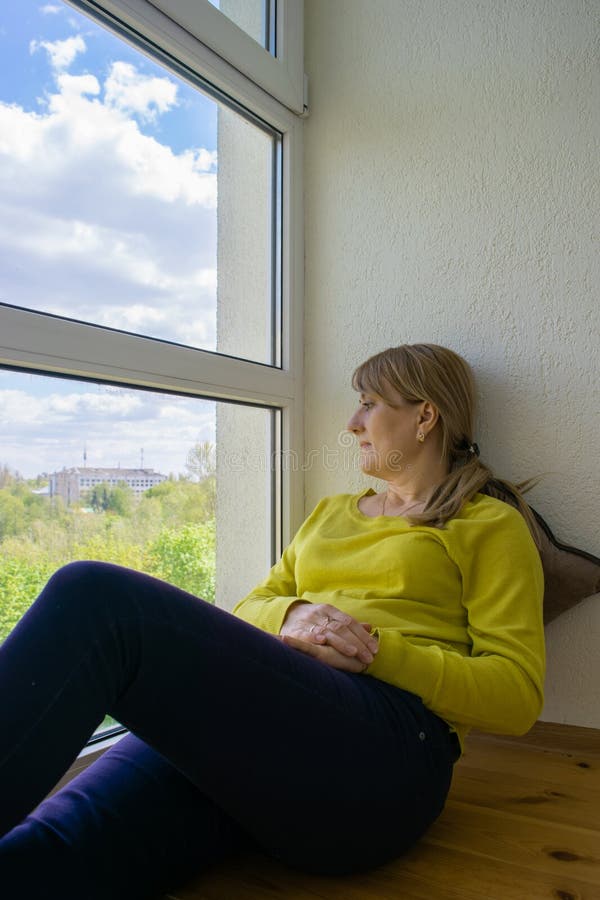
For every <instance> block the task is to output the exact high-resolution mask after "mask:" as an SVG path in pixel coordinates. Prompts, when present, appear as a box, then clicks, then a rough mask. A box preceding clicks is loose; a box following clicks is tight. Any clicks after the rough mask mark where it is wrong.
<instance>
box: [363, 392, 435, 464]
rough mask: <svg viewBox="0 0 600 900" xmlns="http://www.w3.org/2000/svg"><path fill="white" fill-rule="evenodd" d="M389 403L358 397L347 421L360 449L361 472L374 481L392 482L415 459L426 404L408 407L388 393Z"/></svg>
mask: <svg viewBox="0 0 600 900" xmlns="http://www.w3.org/2000/svg"><path fill="white" fill-rule="evenodd" d="M389 399H390V401H391V402H392V403H393V404H394V405H393V406H390V403H386V401H385V400H384V399H383V398H382V397H380V396H379V395H378V394H374V393H361V395H360V400H359V405H358V409H357V410H356V412H355V413H354V415H353V416H352V417H351V418H350V419H349V421H348V425H347V428H348V431H351V432H353V434H354V435H355V437H356V439H357V440H358V443H359V446H360V463H361V469H362V470H363V472H365V474H367V475H373V476H374V477H376V478H392V477H393V476H394V474H397V473H398V472H401V471H403V470H405V469H407V468H410V467H411V465H413V464H414V462H415V461H416V459H417V454H418V451H419V447H420V444H419V443H418V441H417V434H418V432H419V431H420V430H421V429H420V423H421V422H422V421H423V408H424V407H425V406H426V405H427V406H429V404H426V402H420V401H419V402H416V403H409V402H408V401H407V400H404V399H403V398H402V397H401V396H400V394H398V393H397V392H396V391H392V390H390V397H389Z"/></svg>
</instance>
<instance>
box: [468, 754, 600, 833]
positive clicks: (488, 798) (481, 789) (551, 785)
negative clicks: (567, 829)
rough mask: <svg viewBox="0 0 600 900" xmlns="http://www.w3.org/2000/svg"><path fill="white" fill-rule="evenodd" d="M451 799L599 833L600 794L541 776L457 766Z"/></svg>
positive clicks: (599, 792)
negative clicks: (593, 830) (582, 825)
mask: <svg viewBox="0 0 600 900" xmlns="http://www.w3.org/2000/svg"><path fill="white" fill-rule="evenodd" d="M452 797H453V798H459V797H460V799H461V800H462V801H463V802H465V803H470V804H472V805H474V806H483V807H491V808H492V809H498V810H503V811H504V812H509V813H515V814H518V815H522V816H529V817H531V818H533V819H541V820H543V821H548V820H551V821H553V822H555V823H557V824H564V825H576V826H580V825H581V824H582V823H585V826H586V827H587V828H591V829H595V830H596V831H599V830H600V791H594V790H586V789H585V788H583V787H581V788H576V787H574V786H573V785H567V786H564V787H563V785H562V784H560V783H557V782H553V781H546V780H545V779H542V777H534V776H533V775H532V776H531V777H528V778H525V777H522V776H519V775H513V776H511V777H510V778H508V777H507V776H506V775H504V774H503V773H502V772H500V773H498V772H494V771H493V770H486V769H476V768H467V767H466V766H465V767H462V768H461V767H457V769H456V771H455V773H454V779H453V785H452Z"/></svg>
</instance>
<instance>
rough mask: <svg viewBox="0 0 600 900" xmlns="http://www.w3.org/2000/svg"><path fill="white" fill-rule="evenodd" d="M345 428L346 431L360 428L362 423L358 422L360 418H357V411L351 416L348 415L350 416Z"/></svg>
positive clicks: (355, 430) (354, 431)
mask: <svg viewBox="0 0 600 900" xmlns="http://www.w3.org/2000/svg"><path fill="white" fill-rule="evenodd" d="M346 428H347V429H348V431H352V432H353V433H356V432H357V431H360V429H361V428H362V425H361V424H360V418H359V414H358V411H357V412H355V413H354V414H353V415H352V416H350V418H349V419H348V424H347V425H346Z"/></svg>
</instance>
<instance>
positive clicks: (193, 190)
mask: <svg viewBox="0 0 600 900" xmlns="http://www.w3.org/2000/svg"><path fill="white" fill-rule="evenodd" d="M15 72H19V75H20V77H19V78H15V77H14V74H15ZM279 153H280V139H279V135H278V134H276V133H275V132H274V131H273V130H269V129H268V128H267V127H266V126H265V127H259V126H258V125H257V124H255V123H252V122H251V121H250V120H249V119H248V118H246V117H244V116H242V115H241V114H240V113H239V112H234V111H233V110H232V109H230V108H226V107H224V106H222V105H221V104H219V103H217V102H216V101H215V100H214V99H212V98H209V97H208V96H207V95H205V94H203V93H202V92H201V91H200V90H199V89H197V88H196V87H192V86H191V85H190V84H188V83H187V82H186V81H184V80H182V78H180V77H179V76H178V75H176V74H174V73H173V72H171V71H168V70H166V69H165V68H163V67H161V66H159V65H158V64H156V63H155V62H153V61H152V60H151V59H149V58H148V57H147V56H146V55H144V54H142V53H141V52H139V51H138V50H136V49H135V48H134V47H132V46H130V45H129V44H127V43H125V42H123V41H121V40H120V39H119V38H117V37H115V36H114V35H113V34H111V33H110V32H108V31H106V30H105V29H103V28H101V27H99V26H98V25H97V24H96V23H94V22H92V21H91V20H89V19H88V18H87V17H86V16H83V15H81V14H80V13H78V12H77V11H75V10H73V9H72V8H71V7H69V6H67V5H66V4H64V3H62V2H50V3H40V2H38V0H7V2H5V3H3V4H2V7H1V10H0V299H1V300H2V302H5V303H9V304H14V305H15V306H20V307H25V308H29V309H34V310H39V311H44V312H50V313H54V314H57V315H60V316H64V317H67V318H72V319H77V320H81V321H84V322H93V323H96V324H99V325H103V326H107V327H110V328H116V329H120V330H123V331H127V332H131V333H135V334H142V335H146V336H150V337H156V338H160V339H163V340H168V341H172V342H175V343H178V344H184V345H190V346H193V347H199V348H202V349H205V350H213V351H217V352H219V351H221V352H225V353H228V354H231V355H236V356H240V357H243V358H247V359H251V360H256V361H258V362H262V363H267V364H275V365H277V364H278V338H277V335H276V334H275V331H274V329H275V323H276V322H278V321H279V316H278V313H277V308H278V302H279V296H278V284H277V278H276V277H275V276H274V273H276V272H278V271H279V266H278V261H277V259H276V254H277V253H278V252H279V250H278V248H279V245H280V242H279V240H278V232H277V222H278V221H279V217H278V212H277V210H278V204H279V172H280V166H279V165H278V160H279Z"/></svg>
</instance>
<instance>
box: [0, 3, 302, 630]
mask: <svg viewBox="0 0 600 900" xmlns="http://www.w3.org/2000/svg"><path fill="white" fill-rule="evenodd" d="M158 5H160V4H155V3H149V2H145V0H119V2H116V0H115V2H112V0H111V2H109V0H106V2H102V3H97V2H91V0H90V2H76V3H71V4H69V5H68V6H67V5H66V4H64V3H62V2H58V0H55V2H49V3H44V4H41V3H39V2H33V0H19V2H17V0H13V2H9V3H7V4H4V5H3V8H2V11H1V12H0V20H1V21H0V25H1V36H0V47H1V48H2V51H3V52H2V53H1V54H0V59H1V60H2V61H1V62H0V65H2V66H4V67H5V71H4V72H3V73H2V78H1V79H0V84H1V85H2V87H0V206H1V207H3V212H2V216H0V220H2V221H4V222H5V223H8V222H10V228H8V227H5V228H4V229H2V230H0V255H1V257H2V259H3V265H2V266H1V267H0V286H1V294H0V297H1V299H2V303H0V420H1V423H2V428H3V435H4V440H3V446H2V450H1V451H0V555H1V556H2V559H3V561H7V560H10V561H11V565H13V567H14V568H15V571H16V569H17V568H18V564H21V563H23V562H24V561H27V560H28V559H29V561H32V560H33V561H34V562H36V564H37V563H40V561H42V562H43V563H44V564H47V566H52V565H54V566H55V564H56V562H57V559H58V556H57V555H56V553H57V549H58V548H57V543H60V541H63V540H64V541H66V540H67V537H65V534H63V533H62V532H60V529H58V530H57V529H56V528H54V529H53V531H54V539H55V544H54V545H52V541H50V544H48V543H47V544H44V543H43V539H44V540H45V539H47V538H48V540H49V533H50V532H49V529H48V527H47V523H48V522H49V521H51V520H52V516H55V517H60V516H62V519H61V522H62V523H63V525H65V523H68V527H67V525H65V528H66V532H68V533H69V535H70V537H69V540H70V541H71V543H70V549H71V550H72V551H73V552H72V553H71V556H69V555H68V554H67V555H64V553H63V555H62V556H61V557H60V558H61V560H66V559H67V558H71V557H77V555H78V553H79V551H80V550H81V547H82V546H84V545H85V541H88V550H89V548H90V547H92V546H95V547H96V548H97V549H96V552H95V555H96V556H97V558H112V559H113V561H115V562H119V561H124V560H125V559H126V558H127V553H131V554H137V555H138V557H137V561H138V564H139V567H140V568H145V569H146V570H148V571H150V570H152V566H153V565H154V562H152V560H154V561H156V559H157V558H158V557H157V556H156V554H157V553H158V551H157V550H156V547H157V546H158V545H157V542H159V544H160V541H161V540H162V541H163V542H164V541H165V540H167V537H165V535H166V534H167V532H169V531H170V532H177V529H179V531H181V530H182V529H187V532H186V534H187V535H188V538H190V535H191V536H192V537H193V532H194V527H195V526H196V525H203V524H205V522H206V521H209V520H211V518H213V517H214V522H215V524H214V525H213V526H212V533H211V534H212V538H211V539H210V540H213V544H214V541H215V540H216V549H213V550H212V551H211V552H212V553H213V556H212V557H211V558H212V563H211V564H212V565H213V567H214V599H215V602H217V603H219V604H221V605H223V606H226V607H228V608H231V606H233V604H234V603H235V602H236V601H237V599H238V598H239V597H240V596H242V595H243V593H245V592H246V591H247V590H248V589H250V588H251V587H252V585H253V584H254V583H255V582H256V581H257V580H258V579H259V578H261V577H263V575H264V574H265V572H266V570H267V568H268V566H269V565H270V564H271V563H272V562H273V561H274V559H275V558H276V557H277V555H278V554H279V553H280V552H281V548H282V545H284V544H285V543H287V541H288V540H289V539H290V537H291V534H292V533H293V531H294V529H295V527H296V526H297V524H298V523H299V521H300V519H301V517H302V514H303V509H302V485H301V483H300V478H301V471H300V467H299V466H294V465H286V466H285V467H282V466H281V465H280V460H281V458H282V457H284V456H285V458H286V459H289V458H290V454H291V456H292V458H295V459H298V458H300V454H301V452H302V447H301V434H302V429H301V403H302V396H301V385H302V371H301V359H302V335H301V323H302V310H301V305H300V298H301V288H302V271H301V266H302V247H301V229H302V211H301V186H300V162H301V158H300V153H301V121H300V119H299V118H298V117H297V116H296V115H294V114H293V113H292V112H290V110H289V109H288V108H286V106H284V105H283V104H282V103H281V102H279V101H278V100H277V99H274V98H273V97H271V96H269V95H268V94H267V93H266V92H265V90H264V85H263V87H258V86H257V83H255V81H254V80H252V79H251V78H250V77H248V76H247V75H246V74H244V73H243V72H244V67H245V63H244V62H243V61H242V64H240V66H239V67H237V68H234V67H233V66H232V65H231V58H230V59H229V60H228V61H224V60H223V59H222V58H221V56H227V54H225V53H223V54H221V56H220V55H218V54H217V53H215V50H214V41H213V47H212V49H210V48H211V40H213V39H212V38H210V40H209V39H208V38H207V39H206V41H201V40H199V37H200V38H201V37H202V34H201V32H202V23H203V22H204V19H203V15H200V14H199V15H198V18H197V19H194V22H189V23H187V25H186V27H185V28H183V27H182V25H181V23H176V22H174V21H173V18H174V17H173V18H169V17H166V16H165V15H164V14H163V13H161V12H160V11H159V10H158V9H157V6H158ZM176 5H177V4H169V6H173V7H175V6H176ZM196 5H197V6H198V10H200V8H202V9H204V6H208V7H209V8H210V9H211V10H212V13H213V14H214V15H215V16H217V18H218V21H219V26H218V27H219V29H220V31H219V33H220V35H221V38H220V39H222V40H224V41H225V42H226V43H228V41H229V38H228V37H227V36H228V35H229V36H231V41H230V42H229V51H228V53H229V56H230V57H231V56H232V54H235V48H236V46H238V45H237V44H236V41H237V40H238V38H239V34H238V32H240V28H239V27H238V25H236V24H235V23H234V21H232V20H230V19H229V18H228V17H227V16H225V15H224V14H223V13H221V12H220V11H218V10H216V9H215V8H214V7H212V6H210V4H209V3H208V2H207V0H198V2H197V4H191V5H189V10H188V12H189V14H190V15H192V13H193V10H194V8H195V6H196ZM288 5H289V4H286V3H282V4H281V7H279V5H278V9H279V8H281V9H282V10H284V9H285V8H286V6H288ZM291 5H292V6H293V7H294V9H295V10H296V12H297V11H298V9H299V6H298V4H297V3H296V2H294V3H292V4H291ZM243 6H244V4H243V3H240V8H243ZM223 8H224V9H225V4H223ZM228 10H229V13H231V15H232V17H233V19H235V15H234V13H235V4H234V3H233V2H230V3H228ZM284 18H285V16H284ZM240 21H241V20H240ZM265 21H266V20H265ZM279 21H280V26H281V21H282V20H281V19H280V20H279ZM184 24H185V23H184ZM209 30H210V29H209ZM245 36H246V37H248V35H245ZM248 40H250V41H251V42H252V43H256V41H255V40H254V39H253V38H251V37H248ZM285 41H287V42H288V43H287V46H288V47H289V41H290V38H289V37H287V38H286V39H285ZM285 41H284V42H283V43H282V44H281V46H286V44H285ZM257 46H258V45H257ZM259 49H260V50H261V53H267V51H266V50H264V49H263V48H260V47H259ZM273 59H275V57H273ZM210 447H213V448H214V453H215V458H214V472H213V475H212V476H209V475H208V474H207V470H206V468H205V469H202V466H205V467H206V466H207V465H208V461H207V458H206V453H208V452H209V448H210ZM202 448H204V450H202ZM203 453H204V457H203V455H202V454H203ZM194 454H196V459H195V462H194ZM194 466H196V468H194ZM198 467H199V468H198ZM209 477H213V481H214V487H215V491H214V497H213V499H212V502H213V506H212V507H211V509H212V513H213V517H211V516H207V518H206V520H203V521H201V522H198V521H196V519H197V516H198V515H199V514H200V513H199V510H201V509H203V508H204V507H203V506H202V503H200V502H199V501H198V503H197V504H194V502H192V501H190V504H189V506H188V514H189V518H188V519H185V517H182V515H179V513H178V514H177V515H178V516H179V518H177V516H176V515H175V513H173V516H174V518H173V519H172V520H171V521H169V515H170V513H169V510H172V509H174V508H175V507H176V506H177V503H176V502H175V499H176V498H175V497H174V494H175V493H177V491H179V494H178V498H179V501H181V505H182V508H183V507H185V505H186V504H185V503H184V500H183V499H182V498H183V495H184V494H185V492H186V490H187V491H188V492H190V491H191V495H192V496H193V497H196V496H197V497H199V496H200V494H201V493H202V491H204V492H205V493H207V492H209V482H207V481H206V479H207V478H209ZM241 488H243V490H241ZM194 491H196V494H194ZM170 492H171V493H170ZM172 495H173V496H172ZM153 500H154V501H156V502H154V503H151V502H150V501H153ZM203 502H204V501H203ZM151 508H152V509H154V513H152V516H154V518H153V517H152V516H151V515H149V514H148V516H145V517H142V511H145V512H146V513H148V510H150V509H151ZM180 512H181V510H180ZM205 512H206V509H205ZM11 517H12V518H11ZM142 518H144V521H146V520H147V524H148V528H150V525H152V527H151V528H150V530H149V531H148V533H147V534H146V537H145V541H141V536H142V535H141V531H142V530H143V529H141V527H140V528H138V529H137V532H138V533H137V537H138V538H140V540H137V543H136V542H134V544H135V547H134V544H130V546H129V549H128V550H126V549H125V547H126V543H127V542H126V537H127V529H128V527H129V526H128V525H127V523H128V522H129V525H131V528H130V533H129V536H130V537H131V536H132V535H133V534H134V532H135V531H136V529H135V527H133V526H134V525H135V522H138V521H141V520H142ZM56 521H58V518H57V519H56ZM152 523H153V524H152ZM61 527H62V526H61ZM103 529H104V531H103ZM152 529H154V530H152ZM50 530H52V529H50ZM59 532H60V533H59ZM150 532H152V533H150ZM109 533H110V539H109V537H108V535H109ZM61 535H62V536H61ZM161 535H162V537H161ZM75 538H77V539H76V540H75ZM172 539H173V540H175V537H172ZM190 539H191V538H190ZM36 540H37V544H36ZM207 540H208V543H209V544H210V540H209V539H208V538H207ZM82 542H83V543H82ZM90 542H91V543H90ZM94 542H96V543H95V544H94ZM107 548H108V550H110V552H111V553H112V556H110V554H109V555H108V556H107V554H108V550H107ZM111 548H112V549H111ZM132 548H133V549H132ZM153 548H154V549H153ZM36 554H37V555H36ZM44 554H45V555H44ZM53 554H54V555H53ZM241 554H244V557H243V560H244V562H243V565H241V566H240V565H239V563H240V558H241ZM79 555H80V553H79ZM85 555H89V553H88V552H86V553H85ZM232 558H235V559H236V566H231V565H230V560H231V559H232ZM149 560H150V562H149ZM38 568H39V572H38V574H40V573H41V574H40V577H45V570H44V571H42V570H43V565H41V564H40V566H38ZM180 574H181V573H180ZM164 577H167V578H169V579H170V580H175V581H176V579H177V578H178V577H179V575H178V574H177V572H175V571H173V572H168V571H166V570H165V572H164ZM182 577H183V576H182ZM196 577H197V588H196V590H195V591H194V592H195V593H199V594H202V591H203V590H204V588H202V586H201V584H200V581H201V578H200V575H194V574H193V573H192V575H191V579H192V580H191V581H190V582H189V583H188V588H187V589H191V588H192V587H193V586H194V584H195V582H194V580H193V579H194V578H196ZM30 581H31V579H30ZM203 583H204V582H203ZM182 586H184V585H183V584H182ZM11 597H12V595H11V591H10V589H9V588H8V587H7V586H6V585H5V587H4V594H3V595H2V592H1V589H0V624H2V625H3V627H4V629H5V630H6V628H8V627H9V626H10V624H11V623H13V620H14V615H15V610H14V609H12V607H11V604H12V605H13V606H14V604H13V600H12V599H11ZM11 609H12V611H11Z"/></svg>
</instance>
